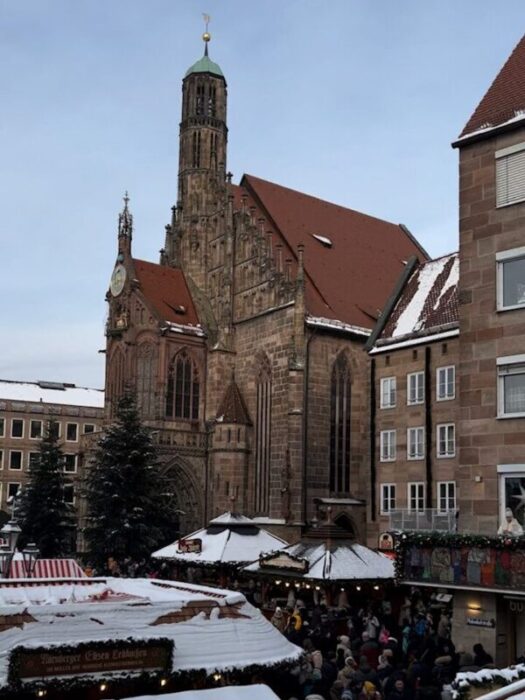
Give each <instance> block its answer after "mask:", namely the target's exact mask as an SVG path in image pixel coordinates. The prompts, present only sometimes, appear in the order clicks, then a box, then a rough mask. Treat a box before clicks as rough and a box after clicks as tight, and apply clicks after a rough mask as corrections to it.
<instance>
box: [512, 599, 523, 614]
mask: <svg viewBox="0 0 525 700" xmlns="http://www.w3.org/2000/svg"><path fill="white" fill-rule="evenodd" d="M509 610H510V611H511V612H513V613H522V612H525V602H524V601H523V600H509Z"/></svg>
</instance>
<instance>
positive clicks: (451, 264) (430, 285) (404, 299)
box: [377, 253, 459, 347]
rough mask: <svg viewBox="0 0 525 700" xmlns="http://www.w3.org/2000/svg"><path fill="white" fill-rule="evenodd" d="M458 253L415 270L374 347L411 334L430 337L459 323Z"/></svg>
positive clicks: (427, 263)
mask: <svg viewBox="0 0 525 700" xmlns="http://www.w3.org/2000/svg"><path fill="white" fill-rule="evenodd" d="M458 281H459V256H458V254H457V253H452V254H451V255H445V256H443V257H441V258H437V259H436V260H430V261H429V262H426V263H423V264H422V265H419V266H418V267H416V269H415V270H414V272H413V273H412V274H411V276H410V277H409V279H408V280H407V282H406V283H405V286H404V288H403V290H402V292H401V295H400V296H399V299H398V300H397V302H396V304H395V306H394V308H393V310H392V312H391V314H390V316H389V318H388V319H387V320H386V323H385V325H384V328H383V331H382V332H381V335H380V337H379V339H378V341H377V346H378V347H379V346H381V345H383V344H385V343H391V342H396V341H399V340H401V339H405V338H408V337H409V336H411V335H416V334H417V335H418V336H422V335H429V334H432V333H434V332H438V331H439V330H443V329H444V327H450V326H451V325H453V324H456V325H457V322H458V301H457V286H458Z"/></svg>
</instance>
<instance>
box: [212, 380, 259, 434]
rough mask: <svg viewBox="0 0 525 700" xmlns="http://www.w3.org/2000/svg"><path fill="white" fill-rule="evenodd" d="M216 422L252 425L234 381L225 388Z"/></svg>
mask: <svg viewBox="0 0 525 700" xmlns="http://www.w3.org/2000/svg"><path fill="white" fill-rule="evenodd" d="M217 420H218V421H220V422H221V423H236V424H238V425H251V424H252V422H251V420H250V416H249V415H248V409H247V408H246V404H245V403H244V399H243V398H242V394H241V391H240V389H239V387H238V386H237V383H236V382H235V380H232V381H231V382H230V383H229V385H228V387H227V388H226V391H225V393H224V397H223V399H222V402H221V405H220V406H219V409H218V411H217Z"/></svg>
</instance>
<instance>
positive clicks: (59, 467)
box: [16, 419, 75, 558]
mask: <svg viewBox="0 0 525 700" xmlns="http://www.w3.org/2000/svg"><path fill="white" fill-rule="evenodd" d="M68 488H72V486H71V483H70V482H69V481H68V480H67V479H66V477H65V476H64V455H63V454H62V449H61V446H60V443H59V441H58V423H57V422H56V420H54V419H51V420H49V421H48V422H47V424H46V426H45V429H44V435H43V437H42V439H41V441H40V445H39V451H38V454H37V457H36V459H34V460H32V461H31V463H30V465H29V479H28V482H27V484H26V485H25V486H24V488H23V490H22V495H21V498H20V501H19V504H18V507H17V510H16V517H17V518H18V519H19V520H20V526H21V528H22V533H21V536H20V546H25V545H26V544H27V543H28V542H35V543H36V545H37V546H38V548H39V550H40V556H41V557H43V558H47V557H59V556H63V555H65V554H70V553H71V551H72V549H73V548H74V540H75V537H74V535H75V514H74V509H73V507H72V505H71V504H69V503H66V501H65V494H66V489H68Z"/></svg>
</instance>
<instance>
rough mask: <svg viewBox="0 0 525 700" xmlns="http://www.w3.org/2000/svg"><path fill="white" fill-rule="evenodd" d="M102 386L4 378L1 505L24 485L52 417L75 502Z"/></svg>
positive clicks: (97, 422) (0, 388)
mask: <svg viewBox="0 0 525 700" xmlns="http://www.w3.org/2000/svg"><path fill="white" fill-rule="evenodd" d="M103 414H104V392H103V391H100V390H98V389H85V388H83V387H77V386H76V385H75V384H64V383H60V382H44V381H41V382H19V381H10V380H0V510H3V511H6V510H8V503H7V501H8V499H9V498H10V497H12V496H14V495H15V494H16V493H17V491H18V489H19V488H21V487H23V486H24V484H25V483H26V481H27V478H28V471H29V465H30V464H31V460H32V459H34V458H35V457H36V456H37V455H38V449H39V444H40V439H41V437H42V435H43V433H44V430H45V425H46V422H47V421H48V420H49V419H50V418H54V419H55V420H56V421H57V423H58V426H59V439H60V442H61V445H62V451H63V454H64V456H65V465H64V471H65V473H66V474H67V475H68V476H69V477H70V478H71V482H72V484H71V486H70V487H68V489H67V491H66V498H67V499H68V500H69V501H70V502H71V503H73V504H74V503H75V502H76V493H75V490H76V489H75V484H76V483H77V482H78V479H79V477H80V476H81V474H82V467H83V456H84V448H83V443H84V441H85V438H86V437H88V436H90V435H91V434H93V433H95V432H97V431H98V430H100V429H101V426H102V419H103Z"/></svg>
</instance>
